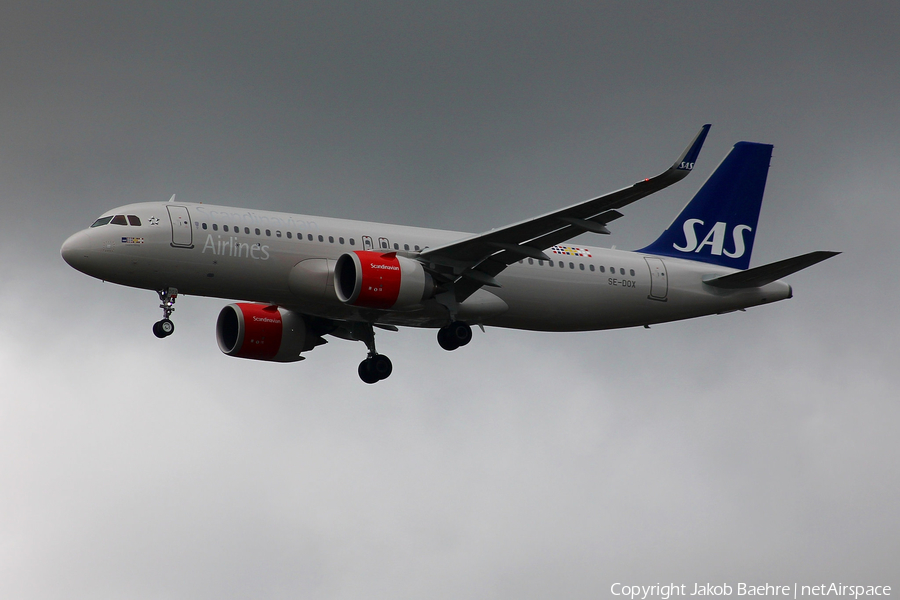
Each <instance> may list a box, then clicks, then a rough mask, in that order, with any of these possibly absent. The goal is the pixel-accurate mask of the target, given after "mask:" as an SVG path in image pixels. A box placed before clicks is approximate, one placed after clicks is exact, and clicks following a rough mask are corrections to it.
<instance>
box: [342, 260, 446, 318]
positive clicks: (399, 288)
mask: <svg viewBox="0 0 900 600" xmlns="http://www.w3.org/2000/svg"><path fill="white" fill-rule="evenodd" d="M334 291H335V293H336V294H337V297H338V300H340V301H341V302H343V303H345V304H352V305H354V306H363V307H366V308H405V307H409V306H414V305H416V304H419V303H420V302H422V301H423V300H427V299H429V298H431V297H432V296H433V295H434V280H433V279H432V278H431V275H429V274H428V273H426V272H425V269H424V268H423V267H422V264H421V263H419V262H418V261H415V260H412V259H410V258H405V257H403V256H397V253H396V252H387V253H385V252H375V251H371V250H357V251H354V252H349V253H347V254H344V255H342V256H341V257H340V258H339V259H338V261H337V263H336V264H335V266H334Z"/></svg>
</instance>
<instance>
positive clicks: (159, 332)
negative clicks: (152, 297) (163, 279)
mask: <svg viewBox="0 0 900 600" xmlns="http://www.w3.org/2000/svg"><path fill="white" fill-rule="evenodd" d="M156 293H157V294H159V301H160V303H161V304H160V305H159V307H160V308H161V309H162V310H163V318H162V320H161V321H157V322H156V323H154V324H153V335H155V336H156V337H158V338H165V337H169V336H170V335H172V334H173V333H175V323H173V322H172V320H171V319H170V318H169V317H171V316H172V313H173V312H175V299H176V298H177V297H178V290H176V289H175V288H171V287H170V288H165V289H162V290H157V292H156Z"/></svg>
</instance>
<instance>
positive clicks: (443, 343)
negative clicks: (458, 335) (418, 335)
mask: <svg viewBox="0 0 900 600" xmlns="http://www.w3.org/2000/svg"><path fill="white" fill-rule="evenodd" d="M437 340H438V345H440V347H441V348H443V349H444V350H447V351H448V352H449V351H451V350H456V349H457V348H459V344H455V343H454V342H453V340H452V339H450V335H449V334H448V332H447V328H446V327H441V328H440V329H438V334H437Z"/></svg>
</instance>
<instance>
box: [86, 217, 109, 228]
mask: <svg viewBox="0 0 900 600" xmlns="http://www.w3.org/2000/svg"><path fill="white" fill-rule="evenodd" d="M110 221H112V217H100V218H99V219H97V220H96V221H94V223H93V225H91V227H100V226H102V225H106V224H107V223H109V222H110Z"/></svg>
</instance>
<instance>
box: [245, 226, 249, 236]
mask: <svg viewBox="0 0 900 600" xmlns="http://www.w3.org/2000/svg"><path fill="white" fill-rule="evenodd" d="M244 233H246V234H247V235H250V228H249V227H244Z"/></svg>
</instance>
